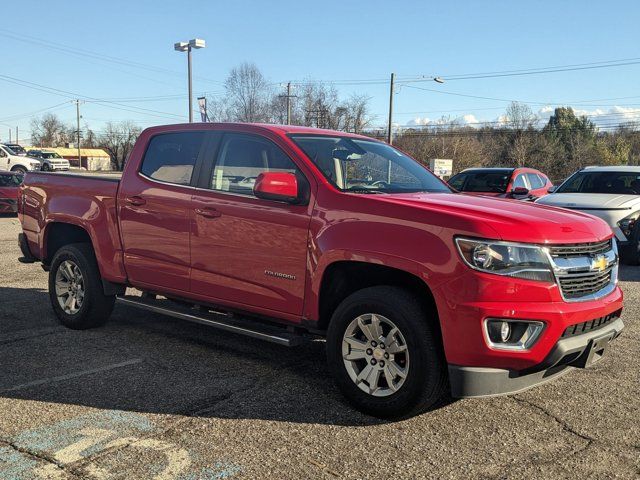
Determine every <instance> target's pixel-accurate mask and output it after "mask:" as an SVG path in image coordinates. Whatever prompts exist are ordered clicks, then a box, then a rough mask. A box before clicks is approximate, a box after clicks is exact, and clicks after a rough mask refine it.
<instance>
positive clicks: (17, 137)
mask: <svg viewBox="0 0 640 480" xmlns="http://www.w3.org/2000/svg"><path fill="white" fill-rule="evenodd" d="M16 143H20V137H19V136H18V126H17V125H16Z"/></svg>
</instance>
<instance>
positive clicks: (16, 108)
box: [0, 0, 640, 144]
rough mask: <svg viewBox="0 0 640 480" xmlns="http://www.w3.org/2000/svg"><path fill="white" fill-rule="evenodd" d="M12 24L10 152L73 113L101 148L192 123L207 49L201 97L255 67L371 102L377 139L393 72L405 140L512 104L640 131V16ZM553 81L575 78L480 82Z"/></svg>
mask: <svg viewBox="0 0 640 480" xmlns="http://www.w3.org/2000/svg"><path fill="white" fill-rule="evenodd" d="M4 11H5V15H4V16H3V18H4V21H3V23H2V25H0V42H2V47H3V48H2V51H3V56H2V57H3V62H2V68H0V139H2V140H3V141H7V140H8V130H9V128H11V129H12V132H13V133H12V139H13V140H15V128H16V126H17V127H19V136H20V141H21V142H22V143H24V144H27V143H28V141H29V131H30V123H31V120H32V118H33V117H34V116H35V117H39V116H41V115H42V114H44V113H47V112H51V113H55V114H56V115H58V116H59V117H60V118H61V119H62V120H63V121H65V122H69V123H71V124H75V121H76V110H75V108H76V107H75V104H74V103H72V99H73V98H81V99H83V102H82V103H81V105H80V109H81V114H82V125H83V127H84V126H85V125H87V126H89V127H90V128H92V129H93V130H95V131H98V132H99V131H100V130H101V129H103V128H104V125H105V123H106V122H108V121H120V120H132V121H134V122H136V123H137V124H138V125H140V126H141V127H146V126H151V125H158V124H163V123H179V122H183V121H186V120H187V106H188V104H187V81H186V55H185V54H183V53H179V52H175V51H174V50H173V44H174V43H175V42H177V41H183V40H189V39H191V38H196V37H197V38H203V39H205V40H206V42H207V46H206V48H205V49H203V50H197V51H194V53H193V70H194V97H197V96H200V95H204V94H206V95H210V96H216V95H218V96H219V95H222V94H223V82H224V79H225V77H226V75H227V74H228V72H229V70H230V69H231V68H233V67H234V66H237V65H238V64H240V63H241V62H245V61H248V62H253V63H255V64H256V65H257V66H258V67H259V68H260V70H261V71H262V72H263V74H264V75H265V77H266V78H267V79H268V80H269V81H270V82H272V83H273V84H274V88H277V89H282V90H283V92H284V84H285V83H286V82H288V81H291V82H294V83H295V82H296V81H298V82H300V81H306V80H309V79H311V80H314V81H324V82H326V83H327V84H333V85H335V87H336V88H337V89H338V91H339V93H340V95H341V96H343V97H345V98H346V97H348V96H349V95H351V94H354V93H357V94H364V95H367V96H368V97H370V107H371V113H372V115H373V117H374V118H373V122H372V123H373V125H376V126H377V125H380V126H383V125H385V123H386V118H387V115H388V101H389V85H388V79H389V76H390V74H391V72H394V73H395V74H396V76H397V78H398V79H399V81H398V84H397V87H396V90H395V94H394V104H395V105H394V123H396V124H398V125H413V124H425V123H429V122H434V121H437V120H438V119H439V118H441V117H443V116H444V117H447V118H449V119H452V120H453V119H457V120H459V121H460V122H462V123H469V124H470V125H472V126H473V125H476V124H477V123H478V122H492V121H496V120H497V119H499V118H500V117H501V115H503V113H504V110H505V108H506V107H507V105H508V104H509V102H510V101H520V102H525V103H528V104H529V105H530V107H531V108H532V110H533V111H534V112H535V113H538V114H539V115H540V117H541V118H543V119H544V118H548V116H549V115H550V114H551V113H552V111H553V108H554V107H555V106H558V105H569V106H572V107H574V108H575V109H576V110H577V111H578V112H579V113H581V114H586V115H591V116H593V117H592V118H593V119H594V121H596V123H599V124H600V125H602V126H603V128H606V127H607V126H610V125H615V124H618V123H620V122H622V121H627V120H634V119H638V120H640V89H639V88H638V85H639V83H638V77H639V75H640V47H639V45H640V28H639V27H638V19H640V2H635V1H615V0H613V1H608V2H592V1H589V2H587V1H585V0H581V1H568V0H549V1H534V0H530V1H528V2H515V1H497V0H496V1H491V0H486V1H455V0H451V1H426V0H423V1H419V0H411V1H409V0H406V1H403V0H396V1H393V2H390V1H388V0H387V1H379V0H367V1H361V0H351V1H349V0H341V1H338V0H325V1H323V2H317V1H316V2H305V1H302V0H298V1H289V0H281V1H279V0H271V1H253V0H233V1H232V0H226V1H214V0H209V1H204V0H190V1H189V2H176V1H171V2H170V1H165V0H155V1H149V0H137V1H134V0H110V1H108V2H106V1H86V0H84V1H76V0H58V1H57V2H52V1H49V0H48V1H35V0H22V1H20V2H13V3H12V5H11V9H10V10H7V9H4ZM620 64H625V65H620ZM571 65H582V67H569V68H573V70H569V71H566V69H567V66H571ZM603 65H606V66H607V68H593V67H594V66H599V67H600V66H603ZM611 65H615V66H611ZM548 67H559V68H557V69H556V68H548ZM583 67H588V68H583ZM577 68H579V69H577ZM540 69H547V70H565V71H556V72H547V73H536V74H524V75H522V74H520V73H523V72H518V73H519V74H518V75H513V74H508V75H506V76H499V75H502V74H494V73H493V74H491V75H476V74H479V73H487V72H488V73H492V72H507V71H509V72H513V71H519V70H527V71H532V70H533V71H536V70H540ZM435 76H438V77H442V78H444V79H445V83H443V84H440V83H436V82H433V81H432V80H431V78H433V77H435ZM456 77H458V78H456ZM460 77H463V78H460ZM464 77H472V78H464ZM478 77H484V78H478ZM406 80H414V81H412V82H407V81H406ZM415 80H421V81H415ZM293 93H294V94H295V88H294V92H293ZM479 97H482V98H479ZM196 114H197V112H196Z"/></svg>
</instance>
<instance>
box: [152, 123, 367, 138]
mask: <svg viewBox="0 0 640 480" xmlns="http://www.w3.org/2000/svg"><path fill="white" fill-rule="evenodd" d="M177 125H180V126H183V125H191V126H192V127H194V128H203V127H205V128H206V127H209V128H211V129H220V128H225V127H226V128H233V127H247V126H249V127H257V128H263V129H266V130H272V131H278V132H282V133H284V134H306V135H331V136H336V135H340V136H343V137H354V138H363V139H369V140H374V139H373V138H372V137H367V136H366V135H360V134H356V133H349V132H341V131H338V130H328V129H324V128H315V127H302V126H298V125H277V124H273V123H241V122H228V123H219V122H212V123H191V124H188V123H187V124H176V126H177ZM171 126H174V125H162V126H158V127H171ZM158 127H149V128H158Z"/></svg>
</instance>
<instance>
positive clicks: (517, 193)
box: [511, 187, 529, 197]
mask: <svg viewBox="0 0 640 480" xmlns="http://www.w3.org/2000/svg"><path fill="white" fill-rule="evenodd" d="M511 195H512V196H514V197H524V196H525V195H529V189H528V188H525V187H516V188H514V189H513V190H511Z"/></svg>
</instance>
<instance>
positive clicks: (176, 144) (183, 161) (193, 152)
mask: <svg viewBox="0 0 640 480" xmlns="http://www.w3.org/2000/svg"><path fill="white" fill-rule="evenodd" d="M204 136H205V133H204V132H179V133H163V134H160V135H156V136H155V137H153V138H152V139H151V141H150V142H149V146H148V147H147V152H146V153H145V155H144V159H143V160H142V167H141V168H140V172H141V173H142V174H143V175H145V176H147V177H149V178H152V179H154V180H158V181H161V182H167V183H174V184H176V185H189V184H190V183H191V177H192V176H193V171H194V169H195V166H196V161H197V159H198V155H199V154H200V148H201V147H202V143H203V141H204Z"/></svg>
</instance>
